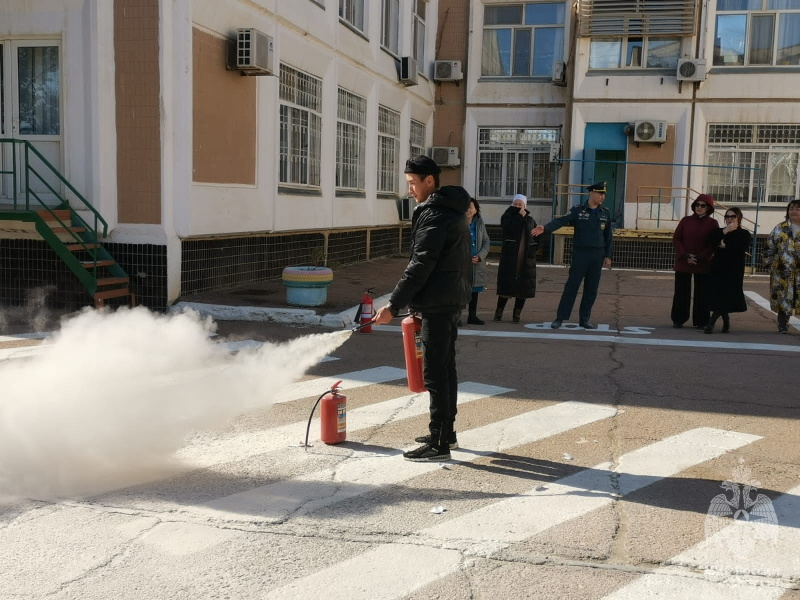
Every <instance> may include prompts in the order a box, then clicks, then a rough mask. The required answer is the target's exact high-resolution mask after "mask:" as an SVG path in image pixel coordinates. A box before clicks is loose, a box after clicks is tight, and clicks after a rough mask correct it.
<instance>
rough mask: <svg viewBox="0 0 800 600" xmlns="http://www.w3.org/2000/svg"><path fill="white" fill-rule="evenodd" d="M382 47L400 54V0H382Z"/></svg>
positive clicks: (396, 54) (393, 53)
mask: <svg viewBox="0 0 800 600" xmlns="http://www.w3.org/2000/svg"><path fill="white" fill-rule="evenodd" d="M381 2H382V3H381V48H383V49H384V50H386V51H387V52H389V53H390V54H392V55H393V56H399V55H400V0H381Z"/></svg>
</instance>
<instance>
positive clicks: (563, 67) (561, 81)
mask: <svg viewBox="0 0 800 600" xmlns="http://www.w3.org/2000/svg"><path fill="white" fill-rule="evenodd" d="M553 85H567V63H565V62H563V61H560V60H559V61H556V63H555V64H554V65H553Z"/></svg>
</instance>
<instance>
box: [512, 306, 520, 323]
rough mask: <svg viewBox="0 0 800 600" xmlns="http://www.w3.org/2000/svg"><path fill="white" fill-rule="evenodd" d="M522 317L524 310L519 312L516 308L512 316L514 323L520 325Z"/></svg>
mask: <svg viewBox="0 0 800 600" xmlns="http://www.w3.org/2000/svg"><path fill="white" fill-rule="evenodd" d="M521 315H522V309H520V310H517V309H516V308H515V309H514V312H513V313H512V315H511V318H512V320H513V321H514V323H519V322H520V316H521Z"/></svg>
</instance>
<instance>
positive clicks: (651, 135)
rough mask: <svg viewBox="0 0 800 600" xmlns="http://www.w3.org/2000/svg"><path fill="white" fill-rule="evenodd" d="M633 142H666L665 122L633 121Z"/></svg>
mask: <svg viewBox="0 0 800 600" xmlns="http://www.w3.org/2000/svg"><path fill="white" fill-rule="evenodd" d="M633 141H634V142H646V143H651V144H663V143H664V142H666V141H667V122H666V121H634V123H633Z"/></svg>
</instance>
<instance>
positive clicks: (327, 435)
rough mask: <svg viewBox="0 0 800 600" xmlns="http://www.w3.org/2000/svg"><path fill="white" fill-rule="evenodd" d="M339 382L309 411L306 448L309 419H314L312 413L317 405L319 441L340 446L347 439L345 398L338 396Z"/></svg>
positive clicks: (308, 426)
mask: <svg viewBox="0 0 800 600" xmlns="http://www.w3.org/2000/svg"><path fill="white" fill-rule="evenodd" d="M341 383H342V382H341V381H337V382H336V383H334V384H333V385H332V386H331V389H330V390H328V391H327V392H325V393H324V394H322V395H321V396H320V397H319V398H317V401H316V402H315V403H314V407H313V408H312V409H311V414H310V415H309V416H308V425H307V426H306V441H305V443H304V444H303V445H304V446H305V447H306V448H308V432H309V430H310V429H311V419H312V418H313V417H314V411H315V410H316V409H317V405H318V404H321V407H320V415H319V421H320V436H319V437H320V439H321V440H322V441H323V442H324V443H326V444H340V443H342V442H343V441H345V440H346V439H347V396H345V395H344V394H340V393H339V391H340V389H341V388H339V385H341Z"/></svg>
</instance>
